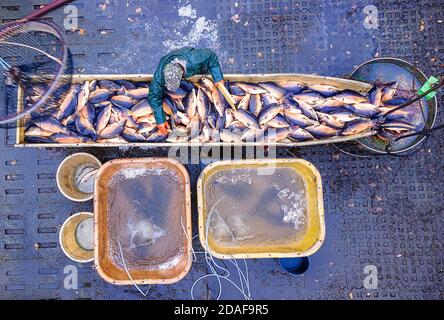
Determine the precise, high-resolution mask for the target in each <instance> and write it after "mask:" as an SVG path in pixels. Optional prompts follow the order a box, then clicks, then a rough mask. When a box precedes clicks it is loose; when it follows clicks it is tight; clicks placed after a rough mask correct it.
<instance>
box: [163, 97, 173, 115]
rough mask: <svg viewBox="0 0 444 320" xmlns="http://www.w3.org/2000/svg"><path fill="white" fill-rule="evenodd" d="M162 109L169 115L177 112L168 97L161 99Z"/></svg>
mask: <svg viewBox="0 0 444 320" xmlns="http://www.w3.org/2000/svg"><path fill="white" fill-rule="evenodd" d="M162 109H163V112H165V114H167V115H169V116H171V115H173V114H175V113H176V112H177V107H176V105H175V104H174V102H173V101H172V100H171V98H169V97H165V98H164V99H163V101H162Z"/></svg>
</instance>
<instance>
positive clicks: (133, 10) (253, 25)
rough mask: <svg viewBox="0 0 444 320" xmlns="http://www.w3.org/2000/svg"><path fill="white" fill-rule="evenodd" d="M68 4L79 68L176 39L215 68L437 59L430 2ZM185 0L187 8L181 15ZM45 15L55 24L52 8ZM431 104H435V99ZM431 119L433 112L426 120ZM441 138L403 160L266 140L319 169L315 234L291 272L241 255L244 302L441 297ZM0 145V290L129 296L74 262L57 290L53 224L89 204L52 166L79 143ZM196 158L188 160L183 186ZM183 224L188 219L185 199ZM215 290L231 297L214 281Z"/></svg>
mask: <svg viewBox="0 0 444 320" xmlns="http://www.w3.org/2000/svg"><path fill="white" fill-rule="evenodd" d="M47 2H48V1H47V0H46V1H20V2H19V3H17V1H12V0H2V3H1V6H0V21H1V22H7V21H10V20H11V19H17V18H20V17H22V16H24V15H25V14H27V13H29V12H31V11H32V10H33V9H34V8H35V7H36V6H39V5H41V4H43V3H47ZM73 4H74V5H75V6H76V7H77V8H78V10H79V15H80V17H79V27H80V30H77V31H76V32H73V31H66V40H67V43H68V44H69V46H70V49H71V52H72V54H73V59H74V65H75V69H76V72H78V73H138V72H142V73H152V72H154V70H155V67H156V64H157V61H158V60H159V59H160V57H161V56H162V55H163V54H165V53H167V52H168V50H169V48H175V47H179V46H183V45H191V46H200V47H203V46H209V47H211V48H213V49H215V50H216V51H217V52H218V54H219V56H220V59H221V62H222V64H223V67H224V69H225V72H227V73H228V72H238V73H271V72H301V73H317V74H323V75H333V76H342V75H345V74H347V73H349V72H351V71H352V70H353V68H354V67H355V66H357V65H359V64H360V63H362V62H364V61H366V60H368V59H370V58H372V57H377V56H394V57H399V58H403V59H406V60H408V61H410V62H413V63H415V64H416V65H417V66H418V67H419V68H421V69H422V70H423V71H425V73H426V74H427V75H431V74H436V73H437V72H441V70H442V66H443V64H444V32H443V31H444V22H443V20H444V11H443V10H442V8H443V7H444V1H442V0H434V1H429V2H428V3H427V5H426V6H424V5H423V4H422V3H421V1H404V0H398V1H366V2H361V1H344V0H331V1H328V0H313V1H292V0H260V1H247V0H237V1H235V0H232V1H230V0H220V1H188V0H185V1H183V0H182V1H177V2H176V1H170V0H168V1H160V0H151V1H141V0H138V1H129V0H125V1H122V0H110V1H105V0H98V1H79V0H77V1H74V2H73ZM188 5H189V6H190V7H191V9H192V10H185V9H187V8H186V7H187V6H188ZM366 5H375V6H376V8H377V9H378V14H377V17H378V28H376V29H367V28H365V27H364V19H365V17H366V14H365V13H364V8H365V6H366ZM181 8H182V10H179V9H181ZM184 8H185V9H184ZM193 10H195V11H193ZM179 12H181V13H182V15H179ZM47 19H50V20H52V21H54V22H56V23H58V24H59V25H62V24H63V19H64V13H63V10H60V9H59V10H57V11H56V12H53V13H51V14H50V15H48V16H47ZM438 100H439V102H440V103H441V105H442V104H443V102H444V100H443V95H442V94H440V95H439V97H438ZM443 121H444V119H443V116H442V113H441V112H440V113H439V116H438V122H443ZM443 138H444V137H443V134H442V133H437V134H435V138H432V139H430V141H429V144H428V145H427V147H426V148H425V149H423V150H422V151H421V152H419V153H417V154H416V155H415V156H412V157H410V158H408V159H397V158H387V157H383V156H381V157H374V158H354V157H351V156H348V155H344V154H342V153H340V152H339V151H338V150H336V149H335V148H334V147H332V146H324V147H310V148H304V149H291V150H286V149H279V150H278V156H279V157H294V156H297V157H302V158H304V159H307V160H309V161H311V162H313V163H314V164H315V165H316V166H317V167H318V168H319V170H320V172H321V175H322V177H323V180H324V197H325V209H326V225H327V237H326V242H325V244H324V245H323V247H322V248H321V250H320V251H319V252H318V253H316V254H315V255H313V256H312V257H311V266H310V269H309V270H308V271H307V272H306V273H305V274H304V275H302V276H297V277H296V276H292V275H289V274H287V273H285V272H283V271H282V269H280V267H279V266H278V264H277V262H276V260H274V259H262V260H249V261H248V266H249V274H250V282H251V291H252V296H253V298H256V299H261V298H262V299H316V298H323V299H335V298H339V299H404V298H406V299H443V298H444V293H443V292H444V284H443V274H444V270H443V269H444V267H443V266H444V254H443V252H444V251H443V245H444V244H443V241H444V231H443V230H444V219H443V216H442V211H443V208H444V207H443V201H442V199H443V196H444V194H443V193H444V191H443V190H444V177H443V175H442V172H443V169H444V166H443V163H444V162H443V161H442V160H441V159H442V158H443V156H444V149H443V148H442V146H441V144H442V142H441V141H443ZM0 142H1V151H0V168H1V169H0V173H1V175H0V204H1V207H0V298H2V299H21V298H27V299H109V298H122V299H140V298H141V296H140V295H139V294H138V293H137V291H136V290H135V289H134V288H132V287H129V286H128V287H116V286H111V285H109V284H107V283H105V282H104V281H103V280H101V278H100V277H99V276H98V275H97V273H96V272H95V270H94V269H93V266H92V264H84V265H80V264H74V265H76V266H77V267H78V272H79V288H78V289H77V290H66V289H65V288H64V285H63V280H64V277H65V276H66V275H65V274H64V273H63V272H64V268H65V266H67V265H72V264H73V263H72V262H71V261H70V260H68V259H67V258H66V257H65V256H64V255H63V253H62V251H61V249H60V247H59V245H58V231H59V229H60V226H61V224H62V223H63V221H64V220H65V219H66V218H67V217H68V216H69V215H70V214H72V213H75V212H78V211H82V210H86V211H91V210H92V203H86V204H75V203H72V202H70V201H68V200H67V199H65V198H64V197H63V196H62V195H61V194H60V193H58V191H57V186H56V183H55V171H56V168H57V166H58V164H59V163H60V162H61V161H62V159H63V158H64V157H65V156H66V155H68V154H71V153H74V152H78V151H79V150H76V149H70V150H58V149H27V150H24V149H17V148H13V147H12V146H11V145H12V144H13V142H14V133H13V132H11V131H1V132H0ZM86 151H87V152H92V153H94V154H95V155H96V156H98V157H99V158H100V159H101V160H102V161H107V160H110V159H113V158H118V157H140V156H166V155H167V150H165V149H161V150H148V149H142V150H139V149H126V148H125V149H124V148H121V149H118V148H112V149H106V150H97V149H88V150H86ZM202 167H203V165H188V166H187V169H188V170H189V172H190V175H191V177H192V182H193V186H195V183H196V180H197V177H198V175H199V173H200V171H201V168H202ZM193 201H194V200H193ZM193 219H194V221H196V220H197V212H196V204H195V203H193ZM196 232H197V228H196V227H195V230H194V233H196ZM198 247H199V245H198V241H195V248H198ZM367 265H374V266H376V267H377V268H378V274H379V282H378V289H376V290H367V289H365V288H364V285H363V279H364V277H365V275H364V273H363V270H364V267H365V266H367ZM206 272H207V270H206V267H205V264H204V263H203V258H202V257H201V258H200V259H198V261H197V262H194V263H193V267H192V270H191V272H190V273H189V275H188V276H187V277H186V278H185V279H184V280H182V281H181V282H179V283H178V284H175V285H169V286H153V287H152V288H151V293H150V294H149V296H148V297H149V298H150V299H186V298H190V293H189V290H190V287H191V285H192V283H193V282H194V280H196V279H197V278H198V277H199V276H201V275H203V274H205V273H206ZM215 292H217V286H216V284H215V283H214V282H213V281H211V280H210V281H208V283H206V285H202V286H199V290H197V292H196V295H197V296H198V297H200V298H207V297H214V295H215ZM222 298H234V299H237V298H241V296H240V294H239V293H238V292H236V291H234V290H233V288H232V287H230V286H229V285H228V284H226V285H225V286H224V291H223V293H222Z"/></svg>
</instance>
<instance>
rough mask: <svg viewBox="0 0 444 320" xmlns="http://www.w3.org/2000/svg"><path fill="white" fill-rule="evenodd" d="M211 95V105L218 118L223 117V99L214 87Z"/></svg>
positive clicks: (224, 103)
mask: <svg viewBox="0 0 444 320" xmlns="http://www.w3.org/2000/svg"><path fill="white" fill-rule="evenodd" d="M211 95H212V97H213V103H214V107H215V108H216V111H217V113H218V114H219V116H220V117H223V115H224V111H225V106H226V101H225V98H224V97H223V95H222V93H220V91H219V89H217V87H214V89H213V91H211Z"/></svg>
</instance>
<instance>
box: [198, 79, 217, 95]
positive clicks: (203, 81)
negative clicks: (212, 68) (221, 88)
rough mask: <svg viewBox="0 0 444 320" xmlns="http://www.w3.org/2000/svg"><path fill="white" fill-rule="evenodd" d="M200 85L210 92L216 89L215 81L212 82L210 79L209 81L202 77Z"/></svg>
mask: <svg viewBox="0 0 444 320" xmlns="http://www.w3.org/2000/svg"><path fill="white" fill-rule="evenodd" d="M198 83H199V85H200V86H201V87H203V88H205V89H207V90H209V91H210V92H211V91H213V89H214V84H213V81H211V80H210V79H208V78H207V77H202V78H200V79H199V81H198Z"/></svg>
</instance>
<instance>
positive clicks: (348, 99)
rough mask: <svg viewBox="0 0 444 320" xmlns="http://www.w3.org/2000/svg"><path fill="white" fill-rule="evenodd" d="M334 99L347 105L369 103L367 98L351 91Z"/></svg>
mask: <svg viewBox="0 0 444 320" xmlns="http://www.w3.org/2000/svg"><path fill="white" fill-rule="evenodd" d="M333 99H334V100H338V101H340V102H342V103H344V104H346V105H349V104H354V103H363V102H366V101H367V98H366V97H364V96H362V95H360V94H359V93H357V92H354V91H350V90H346V91H343V92H342V93H340V94H337V95H335V96H333Z"/></svg>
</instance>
